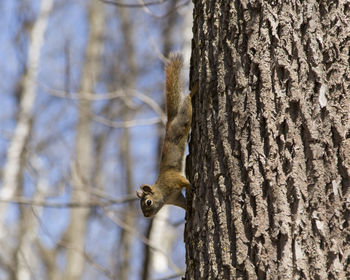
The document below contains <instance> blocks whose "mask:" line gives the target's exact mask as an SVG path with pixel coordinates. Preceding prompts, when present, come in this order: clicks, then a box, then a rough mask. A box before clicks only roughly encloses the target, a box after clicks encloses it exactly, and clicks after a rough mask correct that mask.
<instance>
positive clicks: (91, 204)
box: [0, 194, 137, 208]
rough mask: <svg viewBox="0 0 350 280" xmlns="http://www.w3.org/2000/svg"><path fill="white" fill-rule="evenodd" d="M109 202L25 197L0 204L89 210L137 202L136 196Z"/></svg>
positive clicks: (7, 200) (3, 201) (0, 200)
mask: <svg viewBox="0 0 350 280" xmlns="http://www.w3.org/2000/svg"><path fill="white" fill-rule="evenodd" d="M106 200H107V201H91V202H85V203H83V202H74V201H73V202H49V201H42V200H31V199H28V198H25V197H14V198H12V199H0V203H15V204H21V205H31V206H40V207H50V208H89V207H107V206H111V205H113V204H121V203H126V202H130V201H134V200H137V197H135V195H134V194H132V195H127V196H125V197H123V198H120V199H106Z"/></svg>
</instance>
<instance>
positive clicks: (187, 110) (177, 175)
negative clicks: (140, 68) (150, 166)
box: [136, 54, 197, 217]
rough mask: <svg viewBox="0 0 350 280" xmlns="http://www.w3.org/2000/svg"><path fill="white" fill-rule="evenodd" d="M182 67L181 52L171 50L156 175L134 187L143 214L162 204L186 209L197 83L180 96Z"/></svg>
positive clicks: (166, 77) (166, 67)
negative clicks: (187, 162) (153, 179)
mask: <svg viewBox="0 0 350 280" xmlns="http://www.w3.org/2000/svg"><path fill="white" fill-rule="evenodd" d="M181 69H182V57H181V55H179V54H171V55H170V59H169V62H168V63H167V64H166V66H165V95H166V109H167V123H166V127H165V137H164V142H163V148H162V154H161V160H160V164H159V173H158V178H157V180H156V182H155V183H154V184H153V185H147V184H144V185H141V187H140V188H141V190H138V191H136V195H137V196H138V198H139V199H140V204H141V209H142V212H143V215H144V216H145V217H152V216H154V215H155V214H157V212H158V211H159V210H160V209H161V208H162V207H163V205H164V204H172V205H176V206H179V207H181V208H183V209H185V210H186V198H185V197H184V195H183V194H182V189H183V188H186V190H187V191H188V190H189V188H190V186H191V184H190V182H189V181H188V180H187V179H186V178H185V177H184V175H183V172H184V164H185V149H186V144H187V140H188V134H189V131H190V127H191V119H192V104H191V97H192V96H193V94H194V93H195V92H196V90H197V87H195V89H194V90H193V89H192V91H191V93H190V94H188V95H187V96H186V97H185V98H182V93H181V90H182V88H181V85H182V84H181Z"/></svg>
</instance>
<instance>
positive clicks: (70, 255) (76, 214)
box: [64, 1, 105, 280]
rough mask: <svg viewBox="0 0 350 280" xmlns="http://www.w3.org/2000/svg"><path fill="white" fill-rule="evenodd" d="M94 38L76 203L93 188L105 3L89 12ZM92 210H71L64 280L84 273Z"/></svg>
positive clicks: (86, 75)
mask: <svg viewBox="0 0 350 280" xmlns="http://www.w3.org/2000/svg"><path fill="white" fill-rule="evenodd" d="M89 19H90V38H89V42H88V46H87V50H86V60H85V61H86V63H85V65H84V68H83V73H82V78H81V90H80V95H81V99H80V100H79V119H78V124H77V132H76V158H75V162H74V164H73V166H72V187H73V190H72V200H73V201H79V202H82V203H84V202H87V201H88V200H89V195H88V188H89V187H90V185H91V174H92V162H93V151H92V136H91V129H90V128H91V108H90V101H89V100H87V99H85V98H84V97H85V96H86V94H89V93H91V92H93V91H94V84H95V81H96V79H97V78H98V76H99V72H100V56H101V52H102V48H103V44H102V40H101V39H102V38H103V36H102V35H103V32H104V24H105V23H104V12H103V3H102V2H100V1H92V2H91V6H90V8H89ZM88 214H89V209H87V208H80V209H72V210H71V220H70V225H69V227H68V229H67V231H66V236H65V237H66V241H67V245H68V250H67V267H66V275H65V278H64V279H67V280H73V279H74V280H75V279H81V277H82V275H83V272H84V264H85V258H84V254H83V252H84V244H85V237H86V225H87V221H88Z"/></svg>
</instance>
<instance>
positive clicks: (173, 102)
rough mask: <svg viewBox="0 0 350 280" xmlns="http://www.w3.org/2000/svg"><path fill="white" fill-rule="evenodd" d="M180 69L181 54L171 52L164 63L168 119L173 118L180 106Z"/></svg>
mask: <svg viewBox="0 0 350 280" xmlns="http://www.w3.org/2000/svg"><path fill="white" fill-rule="evenodd" d="M181 70H182V56H181V55H180V54H177V53H171V54H170V56H169V62H168V63H167V64H166V65H165V94H166V103H167V104H166V108H167V115H168V121H171V120H172V119H174V117H175V116H176V115H177V111H178V108H179V106H180V102H181V91H182V83H181Z"/></svg>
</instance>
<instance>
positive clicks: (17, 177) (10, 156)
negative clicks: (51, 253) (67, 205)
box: [0, 0, 53, 280]
mask: <svg viewBox="0 0 350 280" xmlns="http://www.w3.org/2000/svg"><path fill="white" fill-rule="evenodd" d="M52 6H53V1H52V0H45V1H41V3H40V11H39V15H38V18H37V20H36V21H35V23H34V25H33V29H32V30H31V33H30V41H29V46H28V70H27V72H26V75H25V76H24V82H23V92H22V97H21V99H20V104H19V111H18V122H17V126H16V128H15V131H14V134H13V137H12V140H11V143H10V145H9V148H8V151H7V162H6V164H5V167H4V173H3V174H4V175H3V186H2V188H1V189H0V198H2V199H11V198H12V197H13V196H14V195H15V194H16V192H17V191H18V190H19V188H20V184H21V175H22V170H23V154H24V151H25V147H26V145H27V142H28V139H29V137H30V134H31V127H32V126H31V120H32V111H33V107H34V103H35V97H36V92H37V84H36V83H37V77H38V72H39V65H40V52H41V49H42V46H43V44H44V39H45V32H46V29H47V23H48V19H49V15H50V12H51V10H52ZM38 188H39V187H38ZM37 193H38V194H39V195H40V190H39V189H38V190H37ZM7 207H8V204H6V203H4V202H2V203H1V204H0V239H4V238H6V237H7V236H8V231H7V227H6V224H5V218H6V215H7ZM21 223H22V224H21V229H22V231H21V232H20V237H19V243H20V244H19V246H18V249H17V252H20V254H17V256H16V258H17V271H16V275H17V277H18V279H21V280H26V279H30V278H31V271H35V266H36V262H35V258H34V257H33V255H32V253H31V252H32V249H31V246H32V244H33V240H34V239H35V237H36V232H37V223H34V221H33V223H31V222H30V221H28V220H26V219H23V220H22V221H21ZM26 225H30V226H28V227H27V226H26Z"/></svg>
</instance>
